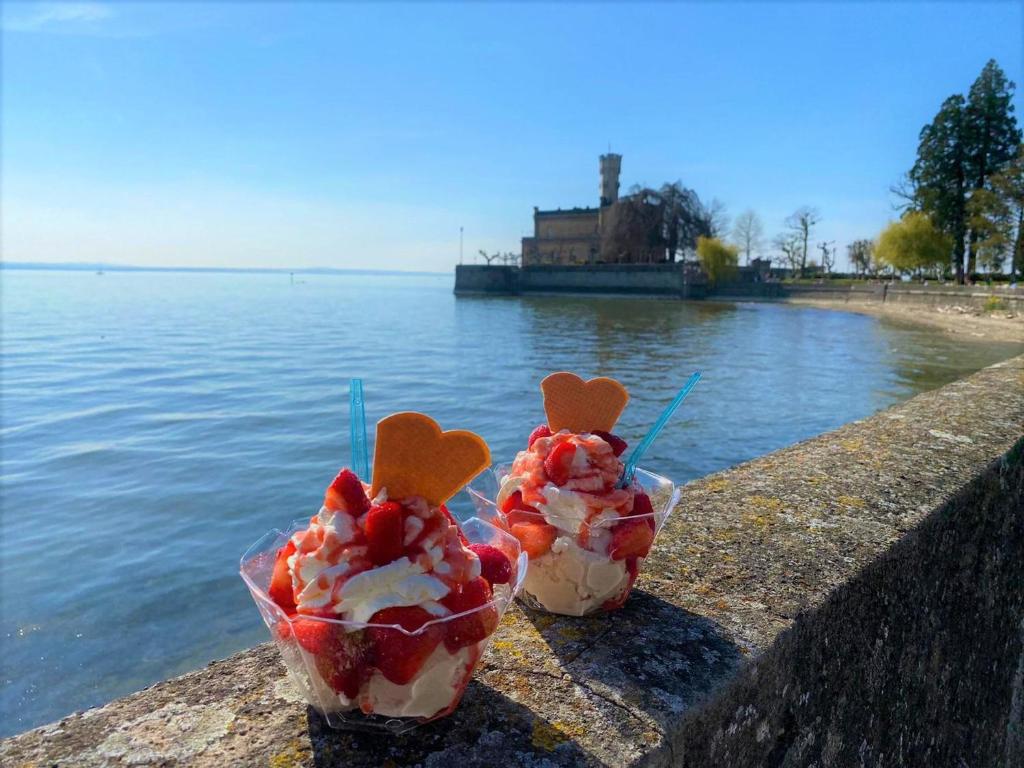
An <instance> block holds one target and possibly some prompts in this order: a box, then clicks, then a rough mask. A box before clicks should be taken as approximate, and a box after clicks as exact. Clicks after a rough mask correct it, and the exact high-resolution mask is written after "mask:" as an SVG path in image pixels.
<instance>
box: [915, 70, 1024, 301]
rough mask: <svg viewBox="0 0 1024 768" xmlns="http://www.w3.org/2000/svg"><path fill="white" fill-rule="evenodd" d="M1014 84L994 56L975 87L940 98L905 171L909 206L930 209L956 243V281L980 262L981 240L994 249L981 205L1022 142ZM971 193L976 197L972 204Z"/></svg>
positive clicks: (936, 220) (942, 228) (935, 219)
mask: <svg viewBox="0 0 1024 768" xmlns="http://www.w3.org/2000/svg"><path fill="white" fill-rule="evenodd" d="M1014 87H1015V86H1014V84H1013V82H1011V81H1010V80H1008V79H1007V78H1006V75H1005V74H1004V73H1003V71H1002V69H1000V68H999V65H998V64H996V62H995V61H989V62H988V63H987V64H986V65H985V67H984V68H983V69H982V71H981V74H980V75H978V78H977V79H976V80H975V81H974V84H973V85H972V86H971V89H970V92H969V94H968V98H967V99H965V98H964V97H963V96H961V95H959V94H955V95H953V96H950V97H949V98H948V99H946V100H945V101H944V102H943V103H942V107H941V108H940V109H939V112H938V114H937V115H936V116H935V119H934V120H932V122H930V123H929V124H928V125H926V126H925V127H924V128H922V129H921V134H920V140H919V143H918V148H917V161H916V162H915V163H914V167H913V168H912V169H911V170H910V173H909V174H907V180H908V182H909V187H910V189H909V190H908V191H903V192H901V194H902V195H903V196H905V197H910V198H911V200H912V204H911V207H912V208H913V209H915V210H918V211H922V212H924V213H926V214H928V216H929V218H930V219H931V221H932V222H933V223H934V224H935V226H936V227H938V228H939V229H940V230H942V231H943V232H944V233H945V234H946V235H948V236H949V237H950V239H951V242H952V244H953V248H952V267H953V270H954V272H955V273H956V277H957V281H958V282H963V280H964V267H965V264H964V262H965V257H966V260H967V264H966V267H967V272H968V273H970V272H973V271H974V269H975V266H976V259H977V252H978V248H979V245H978V244H979V242H982V241H984V242H985V245H984V246H981V247H985V248H990V247H991V240H990V239H989V237H988V235H987V233H986V232H985V231H982V228H981V225H982V223H983V222H982V219H981V218H979V216H978V210H977V209H979V208H980V207H981V206H982V203H983V202H985V201H986V200H987V199H988V198H989V197H990V196H989V195H986V194H984V193H982V194H975V193H976V192H977V191H978V190H991V189H992V179H993V177H994V176H997V175H998V174H999V173H1000V172H1001V171H1002V170H1003V169H1004V167H1006V166H1007V165H1008V164H1009V163H1010V161H1011V160H1012V159H1013V157H1014V156H1015V154H1016V152H1017V146H1018V144H1020V141H1021V131H1020V129H1019V128H1018V127H1017V118H1016V117H1015V116H1014V114H1013V112H1014V108H1013V103H1012V98H1013V89H1014ZM901 189H902V187H901ZM972 198H974V199H976V202H975V204H974V206H973V208H974V209H975V210H973V211H972V210H970V209H969V203H970V201H971V200H972Z"/></svg>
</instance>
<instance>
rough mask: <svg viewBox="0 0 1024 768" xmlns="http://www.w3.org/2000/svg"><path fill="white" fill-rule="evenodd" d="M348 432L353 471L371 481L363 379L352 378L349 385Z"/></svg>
mask: <svg viewBox="0 0 1024 768" xmlns="http://www.w3.org/2000/svg"><path fill="white" fill-rule="evenodd" d="M348 434H349V442H350V443H351V446H352V471H353V472H355V473H356V474H357V475H358V476H359V478H360V479H361V480H363V481H364V482H369V480H370V449H369V448H368V447H367V445H366V410H365V409H364V407H363V380H362V379H352V380H351V381H350V382H349V385H348Z"/></svg>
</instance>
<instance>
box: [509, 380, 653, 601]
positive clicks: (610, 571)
mask: <svg viewBox="0 0 1024 768" xmlns="http://www.w3.org/2000/svg"><path fill="white" fill-rule="evenodd" d="M554 377H571V380H569V382H568V385H569V386H568V387H567V390H568V391H566V390H563V389H560V388H559V387H558V386H549V385H551V384H565V383H566V382H565V381H562V382H559V381H557V380H555V381H552V379H553V378H554ZM595 382H611V384H612V385H614V386H610V385H605V391H604V392H601V391H600V390H598V392H599V393H600V394H596V395H595V394H591V398H590V401H588V400H587V399H586V398H585V397H584V398H581V397H580V393H579V389H580V388H581V387H583V388H585V387H587V385H591V384H594V383H595ZM541 386H542V389H543V390H544V395H545V409H546V410H547V412H548V422H549V423H548V424H542V425H541V426H539V427H537V428H536V429H535V430H534V431H533V433H532V434H531V435H530V438H529V442H528V444H527V449H526V450H525V451H521V452H520V453H519V454H518V455H517V456H516V457H515V461H514V462H513V463H512V466H511V467H510V468H508V469H507V470H506V471H501V470H499V475H504V476H503V477H499V480H500V483H501V484H500V488H499V491H498V494H497V497H496V499H495V503H496V505H497V507H498V509H499V510H500V511H501V516H502V518H503V520H504V523H505V526H506V528H507V530H508V531H509V532H510V533H511V534H512V535H513V536H514V537H515V538H516V539H518V540H519V542H520V544H521V545H522V548H523V550H524V551H525V552H526V553H527V554H528V556H529V561H530V568H529V572H528V573H527V575H526V579H525V582H524V586H523V589H524V593H525V596H526V599H527V602H529V603H531V604H532V605H534V606H535V607H537V608H541V609H543V610H547V611H550V612H552V613H561V614H568V615H572V616H582V615H585V614H588V613H593V612H595V611H598V610H613V609H615V608H618V607H620V606H621V605H622V604H623V603H624V602H625V601H626V599H627V598H628V597H629V593H630V590H631V589H632V587H633V583H634V582H635V581H636V577H637V574H638V573H639V569H640V563H641V562H642V561H643V559H644V558H645V557H647V554H648V552H650V549H651V545H652V544H653V542H654V537H655V534H656V533H657V532H658V529H659V528H660V527H661V524H662V523H663V522H664V521H665V519H666V517H667V516H668V513H669V511H670V510H671V501H669V499H671V498H673V493H672V491H673V488H672V484H671V483H670V482H669V481H667V480H665V479H664V478H659V477H657V476H655V475H651V474H650V473H646V472H643V471H640V472H638V473H637V476H636V477H635V478H633V479H631V480H630V481H629V482H628V483H625V484H624V483H623V473H624V469H625V467H624V464H623V462H622V460H621V458H620V457H621V456H622V453H623V451H625V449H626V447H627V446H626V442H625V441H624V440H622V439H621V438H619V437H618V436H616V435H614V434H612V433H611V432H610V431H609V430H610V428H611V427H612V426H613V425H614V423H615V421H616V420H617V418H618V416H619V413H620V412H621V411H622V409H623V408H624V407H625V403H626V401H627V400H628V396H627V395H626V394H625V390H624V389H622V387H621V385H619V384H618V383H617V382H613V381H612V380H611V379H594V380H592V381H591V382H583V381H582V380H581V379H579V378H578V377H576V376H573V375H572V374H552V376H550V377H548V378H547V379H545V380H544V383H543V384H542V385H541ZM583 391H584V394H587V391H586V390H585V389H584V390H583ZM597 397H601V398H602V399H603V401H604V402H605V403H606V401H607V400H609V399H617V402H616V403H615V404H614V406H615V407H612V408H607V407H606V408H605V410H604V411H603V412H602V411H601V409H600V408H597V407H596V406H595V403H594V402H593V401H594V400H595V399H596V398H597ZM580 400H582V401H583V402H582V403H580V402H579V401H580ZM570 406H571V407H570ZM585 425H592V426H585ZM559 427H561V428H559ZM649 490H650V491H653V492H655V493H656V494H657V498H658V500H659V501H660V502H662V503H660V504H659V510H660V511H659V512H655V508H654V505H653V504H652V502H651V497H650V496H649V495H648V491H649ZM666 501H668V503H664V502H666Z"/></svg>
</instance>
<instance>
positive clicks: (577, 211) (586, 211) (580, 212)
mask: <svg viewBox="0 0 1024 768" xmlns="http://www.w3.org/2000/svg"><path fill="white" fill-rule="evenodd" d="M600 212H601V209H600V208H566V209H564V210H563V209H561V208H557V209H555V210H553V211H542V210H540V209H539V208H534V209H533V215H534V216H593V215H594V214H596V213H600Z"/></svg>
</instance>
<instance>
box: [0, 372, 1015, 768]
mask: <svg viewBox="0 0 1024 768" xmlns="http://www.w3.org/2000/svg"><path fill="white" fill-rule="evenodd" d="M1022 584H1024V357H1018V358H1014V359H1012V360H1008V361H1006V362H1003V363H1000V364H998V365H995V366H992V367H990V368H986V369H984V370H982V371H980V372H978V373H976V374H974V375H973V376H970V377H968V378H965V379H963V380H961V381H958V382H955V383H953V384H950V385H949V386H946V387H943V388H941V389H939V390H936V391H934V392H929V393H925V394H922V395H919V396H917V397H915V398H913V399H912V400H909V401H908V402H906V403H903V404H901V405H897V406H895V407H893V408H890V409H888V410H886V411H883V412H881V413H878V414H876V415H875V416H873V417H871V418H869V419H865V420H863V421H860V422H855V423H852V424H849V425H847V426H845V427H843V428H841V429H839V430H837V431H835V432H832V433H829V434H826V435H822V436H820V437H818V438H815V439H812V440H808V441H806V442H803V443H800V444H798V445H795V446H792V447H790V448H787V449H784V450H782V451H778V452H776V453H773V454H770V455H768V456H765V457H763V458H760V459H757V460H755V461H751V462H749V463H747V464H743V465H741V466H738V467H735V468H733V469H731V470H728V471H726V472H722V473H719V474H716V475H712V476H709V477H706V478H704V479H702V480H700V481H697V482H695V483H691V484H690V485H688V486H686V488H685V489H684V490H683V494H682V498H681V501H680V503H679V506H678V508H677V510H676V512H675V514H674V516H673V517H672V519H671V520H670V522H669V524H668V525H667V527H666V529H665V530H664V532H663V534H662V535H661V537H660V538H659V541H658V542H657V545H656V548H655V552H654V553H653V554H652V556H651V558H650V560H649V561H648V562H647V564H646V566H645V573H644V574H643V575H642V577H641V580H640V582H639V585H638V589H637V590H636V591H635V592H634V595H633V597H632V598H631V599H630V600H629V602H628V603H627V605H626V607H625V608H623V609H622V610H621V611H619V612H618V613H615V614H613V615H607V616H599V617H595V618H585V619H572V618H564V617H554V616H548V615H544V614H537V613H532V612H529V611H525V610H522V609H518V608H517V609H514V610H512V611H510V613H509V614H508V615H507V616H506V619H505V621H504V622H503V624H502V626H501V628H500V629H499V631H498V633H497V635H496V638H495V640H494V642H493V643H492V646H491V649H490V650H489V651H488V653H487V654H486V657H485V659H484V662H483V665H482V668H481V670H480V671H479V672H478V674H477V676H476V679H475V680H474V681H473V682H472V683H471V685H470V687H469V689H468V692H467V694H466V696H465V699H464V700H463V703H462V705H461V707H460V708H459V710H458V711H457V713H456V714H455V715H453V716H452V717H450V718H448V719H446V720H443V721H440V722H437V723H434V724H431V725H428V726H425V727H423V728H420V729H418V730H415V731H413V732H411V733H410V734H408V735H406V736H403V737H389V738H385V737H381V736H374V735H366V734H353V733H339V732H333V731H331V730H330V729H328V728H327V727H325V725H324V723H323V721H322V720H321V718H320V717H319V716H318V715H317V714H316V713H314V712H312V711H311V710H309V709H308V708H307V707H306V706H305V705H304V704H303V703H302V702H301V701H299V700H298V698H297V696H296V694H295V692H294V690H293V689H292V687H291V686H290V684H289V683H288V681H287V679H286V677H285V675H284V671H283V669H282V667H281V664H280V662H279V660H278V656H277V653H276V651H275V649H274V648H273V647H271V646H268V645H263V646H260V647H257V648H254V649H252V650H249V651H245V652H243V653H240V654H238V655H236V656H233V657H231V658H229V659H226V660H224V661H218V662H214V663H212V664H210V665H209V666H208V667H206V668H205V669H202V670H199V671H197V672H193V673H191V674H189V675H185V676H184V677H180V678H177V679H174V680H168V681H166V682H163V683H160V684H158V685H155V686H153V687H151V688H149V689H147V690H144V691H141V692H139V693H137V694H135V695H132V696H128V697H126V698H124V699H120V700H118V701H114V702H112V703H110V704H108V705H106V706H104V707H101V708H98V709H95V710H90V711H87V712H84V713H79V714H75V715H71V716H69V717H66V718H64V719H63V720H61V721H59V722H57V723H53V724H52V725H48V726H45V727H42V728H37V729H35V730H32V731H29V732H26V733H24V734H21V735H19V736H16V737H13V738H10V739H7V740H6V741H4V742H2V743H0V763H2V764H3V765H4V766H54V765H56V766H83V767H84V766H100V765H103V766H106V765H161V766H177V765H199V766H217V768H221V767H222V766H235V765H242V766H275V767H277V768H283V767H284V766H294V765H302V766H314V765H315V766H356V767H358V766H383V765H387V766H404V765H423V766H445V767H448V766H455V765H458V766H496V765H501V766H581V765H614V766H626V765H628V766H634V765H636V766H640V765H643V766H661V765H665V766H668V765H675V766H701V767H704V766H708V767H710V766H812V765H814V766H901V765H902V766H996V765H1004V766H1019V765H1024V609H1022V601H1024V590H1022V589H1021V585H1022ZM253 620H254V621H255V620H256V615H255V611H254V612H253Z"/></svg>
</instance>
